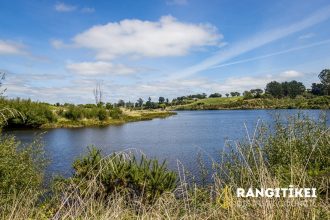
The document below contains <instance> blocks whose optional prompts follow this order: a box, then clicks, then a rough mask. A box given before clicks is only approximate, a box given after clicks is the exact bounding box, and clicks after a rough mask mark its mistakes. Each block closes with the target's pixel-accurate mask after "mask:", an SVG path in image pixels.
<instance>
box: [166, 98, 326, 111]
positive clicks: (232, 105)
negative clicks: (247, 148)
mask: <svg viewBox="0 0 330 220" xmlns="http://www.w3.org/2000/svg"><path fill="white" fill-rule="evenodd" d="M329 108H330V96H321V97H311V98H305V97H302V96H300V97H297V98H288V97H286V98H281V99H278V98H253V99H244V98H243V97H228V98H225V97H221V98H206V99H200V100H196V101H191V102H190V103H188V104H184V105H177V106H173V107H172V108H171V109H175V110H219V109H329Z"/></svg>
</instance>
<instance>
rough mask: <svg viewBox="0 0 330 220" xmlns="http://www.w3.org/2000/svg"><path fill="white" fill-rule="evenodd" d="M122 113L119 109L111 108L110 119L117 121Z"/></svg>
mask: <svg viewBox="0 0 330 220" xmlns="http://www.w3.org/2000/svg"><path fill="white" fill-rule="evenodd" d="M122 114H123V112H122V110H120V108H113V109H111V110H110V117H111V118H113V119H119V118H120V117H121V116H122Z"/></svg>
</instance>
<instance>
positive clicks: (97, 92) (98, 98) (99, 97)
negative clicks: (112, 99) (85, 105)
mask: <svg viewBox="0 0 330 220" xmlns="http://www.w3.org/2000/svg"><path fill="white" fill-rule="evenodd" d="M93 94H94V98H95V104H96V105H98V104H99V103H100V102H102V95H103V91H102V89H101V83H97V84H96V86H95V88H94V90H93Z"/></svg>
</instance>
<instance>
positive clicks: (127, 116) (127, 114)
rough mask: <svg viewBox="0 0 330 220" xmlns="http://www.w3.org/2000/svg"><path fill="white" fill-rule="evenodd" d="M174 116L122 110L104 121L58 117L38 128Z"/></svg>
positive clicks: (106, 124)
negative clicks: (118, 115) (115, 116)
mask: <svg viewBox="0 0 330 220" xmlns="http://www.w3.org/2000/svg"><path fill="white" fill-rule="evenodd" d="M176 114H177V113H176V112H172V111H161V110H128V109H122V114H121V116H120V117H119V118H110V117H109V118H107V119H106V120H99V119H97V118H92V119H88V118H83V119H79V120H70V119H67V118H64V117H59V118H58V119H57V120H56V122H52V123H46V124H43V125H41V126H40V128H80V127H98V126H109V125H120V124H124V123H129V122H135V121H147V120H152V119H155V118H166V117H170V116H172V115H176Z"/></svg>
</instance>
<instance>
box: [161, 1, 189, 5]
mask: <svg viewBox="0 0 330 220" xmlns="http://www.w3.org/2000/svg"><path fill="white" fill-rule="evenodd" d="M166 4H168V5H187V4H188V0H167V1H166Z"/></svg>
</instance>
